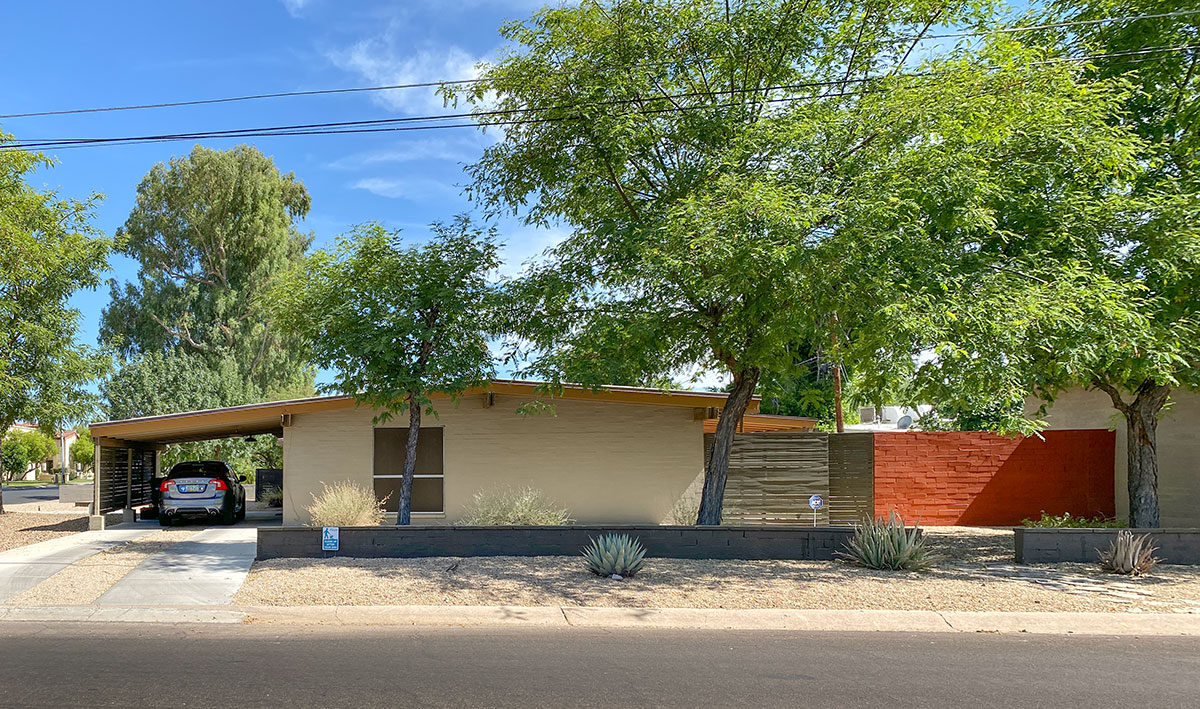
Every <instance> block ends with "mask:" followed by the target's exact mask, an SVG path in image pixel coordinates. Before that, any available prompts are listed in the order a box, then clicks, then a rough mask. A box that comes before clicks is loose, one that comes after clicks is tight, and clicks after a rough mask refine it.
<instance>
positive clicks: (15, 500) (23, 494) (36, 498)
mask: <svg viewBox="0 0 1200 709" xmlns="http://www.w3.org/2000/svg"><path fill="white" fill-rule="evenodd" d="M57 501H58V486H57V485H43V486H40V487H8V486H5V488H4V502H5V504H9V505H16V504H20V503H23V502H57ZM85 511H86V510H85Z"/></svg>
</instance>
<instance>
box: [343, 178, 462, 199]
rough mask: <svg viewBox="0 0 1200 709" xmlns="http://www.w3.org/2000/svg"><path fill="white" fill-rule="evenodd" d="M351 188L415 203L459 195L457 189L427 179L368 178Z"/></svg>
mask: <svg viewBox="0 0 1200 709" xmlns="http://www.w3.org/2000/svg"><path fill="white" fill-rule="evenodd" d="M350 186H351V187H353V188H354V189H356V190H366V191H367V192H370V193H371V194H374V195H378V196H380V197H388V198H391V199H407V200H410V201H413V202H424V201H428V200H436V199H446V198H452V197H455V196H457V195H458V190H457V188H455V187H453V186H451V185H448V184H446V183H445V182H440V181H438V180H432V179H429V178H427V177H399V178H386V177H367V178H363V179H361V180H358V181H357V182H355V183H353V184H352V185H350Z"/></svg>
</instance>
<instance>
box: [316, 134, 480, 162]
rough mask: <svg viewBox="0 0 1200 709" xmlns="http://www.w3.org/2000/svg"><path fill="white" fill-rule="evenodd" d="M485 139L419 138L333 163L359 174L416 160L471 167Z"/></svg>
mask: <svg viewBox="0 0 1200 709" xmlns="http://www.w3.org/2000/svg"><path fill="white" fill-rule="evenodd" d="M481 138H482V136H481V135H480V134H478V133H476V132H470V133H468V134H466V135H461V136H456V137H445V138H415V139H409V140H402V141H400V142H398V143H396V144H395V145H392V146H390V147H387V148H382V149H380V150H371V151H366V152H361V153H355V154H353V155H347V156H345V157H342V158H339V159H337V160H335V161H333V162H331V163H329V165H328V167H330V168H332V169H334V170H358V169H362V168H366V167H370V166H372V165H384V164H393V163H406V162H413V161H415V160H444V161H446V162H452V163H456V164H457V163H471V162H475V161H476V160H478V159H479V157H480V155H481V154H482V152H483V147H484V143H483V141H482V140H481Z"/></svg>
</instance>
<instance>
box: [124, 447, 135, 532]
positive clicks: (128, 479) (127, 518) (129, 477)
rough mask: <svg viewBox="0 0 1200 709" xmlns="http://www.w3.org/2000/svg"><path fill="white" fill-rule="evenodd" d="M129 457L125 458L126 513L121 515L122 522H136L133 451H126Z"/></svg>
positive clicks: (129, 449) (128, 449)
mask: <svg viewBox="0 0 1200 709" xmlns="http://www.w3.org/2000/svg"><path fill="white" fill-rule="evenodd" d="M125 450H126V452H127V453H128V455H126V456H125V463H126V467H125V512H124V513H123V514H122V515H121V521H122V522H132V521H134V517H135V515H134V514H133V449H132V448H126V449H125Z"/></svg>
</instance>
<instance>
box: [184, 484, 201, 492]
mask: <svg viewBox="0 0 1200 709" xmlns="http://www.w3.org/2000/svg"><path fill="white" fill-rule="evenodd" d="M207 487H208V486H207V485H180V486H179V491H180V492H204V490H205V488H207Z"/></svg>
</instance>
